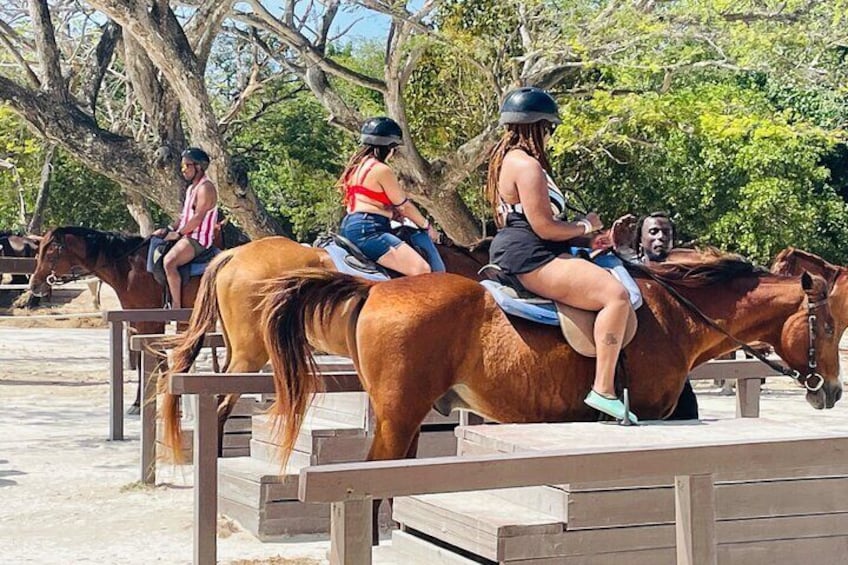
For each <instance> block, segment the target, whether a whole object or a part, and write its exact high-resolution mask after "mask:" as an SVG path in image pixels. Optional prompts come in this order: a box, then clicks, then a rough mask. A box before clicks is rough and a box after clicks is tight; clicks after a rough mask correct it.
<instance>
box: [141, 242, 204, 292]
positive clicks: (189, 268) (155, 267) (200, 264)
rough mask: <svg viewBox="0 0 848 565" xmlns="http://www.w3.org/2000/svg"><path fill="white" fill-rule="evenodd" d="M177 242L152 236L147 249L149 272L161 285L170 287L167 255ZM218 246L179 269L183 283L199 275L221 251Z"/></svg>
mask: <svg viewBox="0 0 848 565" xmlns="http://www.w3.org/2000/svg"><path fill="white" fill-rule="evenodd" d="M175 243H176V240H172V241H165V240H164V239H162V238H160V237H155V236H153V237H151V238H150V247H149V249H148V251H147V272H149V273H151V274H152V275H153V278H154V279H156V282H158V283H159V284H160V285H162V286H164V287H166V288H167V287H168V279H167V278H166V276H165V255H166V254H167V253H168V251H170V250H171V248H172V247H173V246H174V244H175ZM220 252H221V250H220V249H218V248H217V247H210V248H209V249H207V250H206V251H204V252H203V253H201V254H200V255H197V256H196V257H195V258H194V259H192V260H191V262H190V263H186V264H185V265H183V266H182V267H180V268H179V269H178V271H179V273H180V277H181V278H182V283H183V284H184V285H185V284H186V283H187V282H188V280H189V279H190V278H191V277H199V276H201V275H202V274H203V272H204V271H205V270H206V267H207V266H208V265H209V263H210V262H211V261H212V259H214V258H215V256H216V255H217V254H218V253H220Z"/></svg>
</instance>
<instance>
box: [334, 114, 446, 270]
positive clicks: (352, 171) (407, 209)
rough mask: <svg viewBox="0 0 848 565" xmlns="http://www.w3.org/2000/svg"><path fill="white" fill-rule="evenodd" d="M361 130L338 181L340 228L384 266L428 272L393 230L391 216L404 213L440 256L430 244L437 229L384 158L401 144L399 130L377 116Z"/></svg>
mask: <svg viewBox="0 0 848 565" xmlns="http://www.w3.org/2000/svg"><path fill="white" fill-rule="evenodd" d="M360 134H361V135H360V146H359V149H357V151H356V152H355V153H354V154H353V156H352V157H351V158H350V160H349V161H348V163H347V166H346V167H345V169H344V171H343V172H342V174H341V177H339V181H338V187H339V189H340V191H341V193H342V195H343V197H344V202H345V206H346V208H347V215H346V216H345V217H344V219H343V220H342V224H341V228H340V230H339V232H340V233H341V235H343V236H344V237H346V238H347V239H349V240H350V241H352V242H353V243H354V244H355V245H356V246H357V247H359V249H361V250H362V252H363V253H364V254H365V255H366V256H367V257H368V258H369V259H371V260H373V261H376V262H377V263H378V264H380V265H382V266H383V267H386V268H389V269H392V270H393V271H397V272H399V273H402V274H404V275H417V274H422V273H429V272H430V271H431V268H430V264H428V262H427V261H425V260H424V259H423V258H422V257H421V255H419V254H418V253H417V252H416V251H415V250H414V249H413V248H412V247H411V246H410V245H409V244H407V243H405V242H404V241H403V240H401V239H400V238H399V237H397V236H396V235H394V234H393V233H392V232H391V220H392V219H393V218H406V219H408V220H409V221H411V222H412V223H413V224H414V225H415V226H416V227H417V228H418V229H420V230H423V231H424V232H426V233H427V234H428V235H429V238H424V239H425V242H426V243H427V244H428V245H429V247H430V248H432V249H427V253H428V255H432V254H433V253H435V257H436V258H438V252H437V251H436V250H435V246H434V245H433V244H432V241H436V240H437V239H438V232H436V230H435V229H433V227H432V226H431V225H430V222H429V221H428V220H427V218H425V217H424V216H423V215H422V214H421V212H420V211H419V210H418V208H416V206H415V204H413V203H412V202H411V201H410V200H409V198H408V197H407V195H406V193H405V192H404V190H403V189H402V188H401V187H400V184H399V183H398V180H397V177H396V176H395V174H394V171H392V169H391V168H390V167H389V166H388V165H387V164H386V162H387V161H388V160H389V159H391V157H392V156H393V155H394V154H395V152H396V151H397V148H398V147H399V146H400V145H403V132H402V131H401V128H400V126H399V125H398V123H397V122H395V121H394V120H392V119H391V118H385V117H378V118H371V119H369V120H366V121H365V123H364V124H362V128H361V130H360ZM430 240H432V241H430ZM438 262H439V263H441V259H438ZM442 270H443V268H442Z"/></svg>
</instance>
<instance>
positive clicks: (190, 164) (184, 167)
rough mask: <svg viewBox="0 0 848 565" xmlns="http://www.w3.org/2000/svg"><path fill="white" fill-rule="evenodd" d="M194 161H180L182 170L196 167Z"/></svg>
mask: <svg viewBox="0 0 848 565" xmlns="http://www.w3.org/2000/svg"><path fill="white" fill-rule="evenodd" d="M196 166H197V165H195V164H194V163H180V170H181V171H187V170H188V168H189V167H196Z"/></svg>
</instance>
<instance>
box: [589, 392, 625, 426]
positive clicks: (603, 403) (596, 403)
mask: <svg viewBox="0 0 848 565" xmlns="http://www.w3.org/2000/svg"><path fill="white" fill-rule="evenodd" d="M583 402H585V403H586V404H587V405H588V406H591V407H592V408H594V409H595V410H597V411H598V412H603V413H604V414H606V415H607V416H612V417H613V418H615V419H616V420H618V421H629V422H630V423H632V424H638V423H639V418H637V417H636V414H634V413H633V412H630V411H629V410H628V409H626V408H625V407H624V403H623V402H621V400H619V399H618V398H607V397H605V396H603V395H601V394H598V393H597V392H595V390H594V389H592V390H590V391H589V394H587V395H586V398H585V400H583ZM628 404H629V402H628Z"/></svg>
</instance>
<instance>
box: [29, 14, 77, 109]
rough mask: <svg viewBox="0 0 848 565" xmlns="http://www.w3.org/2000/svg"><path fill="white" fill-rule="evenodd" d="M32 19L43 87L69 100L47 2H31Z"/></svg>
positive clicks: (60, 97)
mask: <svg viewBox="0 0 848 565" xmlns="http://www.w3.org/2000/svg"><path fill="white" fill-rule="evenodd" d="M29 10H30V17H31V18H32V24H33V26H34V27H35V29H36V33H35V45H36V52H37V53H38V63H39V66H40V67H41V69H40V70H41V78H42V83H41V84H42V87H43V88H44V89H45V90H47V91H48V92H52V93H53V94H54V95H56V96H57V97H58V98H59V99H60V100H62V101H67V100H68V99H69V95H68V89H67V87H66V85H65V80H64V79H63V78H62V67H61V65H60V62H59V61H60V59H59V49H58V47H56V35H55V33H54V32H53V24H52V22H51V21H50V10H49V8H48V7H47V0H29Z"/></svg>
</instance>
